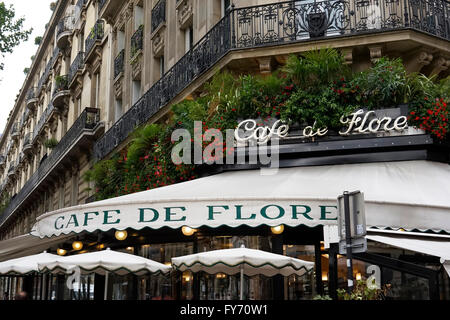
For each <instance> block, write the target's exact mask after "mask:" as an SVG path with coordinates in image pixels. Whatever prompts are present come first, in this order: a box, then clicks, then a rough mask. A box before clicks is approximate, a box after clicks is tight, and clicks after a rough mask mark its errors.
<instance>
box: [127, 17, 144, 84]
mask: <svg viewBox="0 0 450 320" xmlns="http://www.w3.org/2000/svg"><path fill="white" fill-rule="evenodd" d="M143 46H144V25H140V26H139V28H138V29H137V30H136V32H135V33H134V34H133V36H132V37H131V52H130V57H131V61H130V63H131V65H132V73H131V77H132V78H133V80H140V78H141V73H142V49H143Z"/></svg>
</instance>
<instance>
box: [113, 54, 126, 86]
mask: <svg viewBox="0 0 450 320" xmlns="http://www.w3.org/2000/svg"><path fill="white" fill-rule="evenodd" d="M124 60H125V49H122V50H121V51H120V52H119V54H118V55H117V57H116V58H115V59H114V79H116V78H117V77H118V76H119V75H120V74H122V73H123V71H124V67H125V63H124Z"/></svg>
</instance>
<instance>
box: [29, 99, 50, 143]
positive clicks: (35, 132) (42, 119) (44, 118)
mask: <svg viewBox="0 0 450 320" xmlns="http://www.w3.org/2000/svg"><path fill="white" fill-rule="evenodd" d="M54 111H55V107H54V106H53V104H51V103H50V104H49V105H48V106H47V108H46V109H45V110H44V112H43V113H42V115H41V117H40V118H39V121H38V123H37V124H36V126H35V127H34V130H33V141H32V142H34V141H35V140H36V138H37V137H38V136H39V134H40V133H41V130H42V128H44V125H45V124H46V123H47V121H48V120H49V119H50V118H51V116H52V115H53V112H54Z"/></svg>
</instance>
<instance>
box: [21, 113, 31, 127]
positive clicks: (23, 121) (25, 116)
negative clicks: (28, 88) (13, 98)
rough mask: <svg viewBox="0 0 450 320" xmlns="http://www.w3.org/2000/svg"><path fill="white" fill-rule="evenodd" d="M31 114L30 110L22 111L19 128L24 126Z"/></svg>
mask: <svg viewBox="0 0 450 320" xmlns="http://www.w3.org/2000/svg"><path fill="white" fill-rule="evenodd" d="M29 115H30V110H28V109H25V111H24V112H23V113H22V117H21V118H20V122H19V128H22V127H23V126H24V125H25V124H26V123H27V121H28V116H29Z"/></svg>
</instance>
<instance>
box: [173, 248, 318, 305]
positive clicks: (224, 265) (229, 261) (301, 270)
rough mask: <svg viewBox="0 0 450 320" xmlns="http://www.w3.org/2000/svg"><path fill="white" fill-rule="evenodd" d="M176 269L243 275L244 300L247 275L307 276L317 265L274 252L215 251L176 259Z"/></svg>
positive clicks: (246, 250) (174, 264)
mask: <svg viewBox="0 0 450 320" xmlns="http://www.w3.org/2000/svg"><path fill="white" fill-rule="evenodd" d="M172 266H173V267H174V268H175V269H177V270H180V271H186V270H190V271H192V272H198V271H205V272H207V273H209V274H215V273H218V272H223V273H226V274H229V275H232V274H236V273H238V272H240V274H241V292H240V298H241V300H242V299H243V288H244V281H243V279H244V274H247V275H249V276H254V275H257V274H262V275H265V276H269V277H272V276H274V275H277V274H281V275H283V276H289V275H291V274H296V275H299V276H301V275H303V274H305V273H306V272H309V271H311V270H312V269H313V268H314V263H313V262H309V261H304V260H300V259H296V258H292V257H288V256H283V255H280V254H275V253H271V252H266V251H261V250H255V249H248V248H245V247H244V246H241V248H233V249H222V250H213V251H207V252H201V253H194V254H190V255H186V256H181V257H176V258H172Z"/></svg>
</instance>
